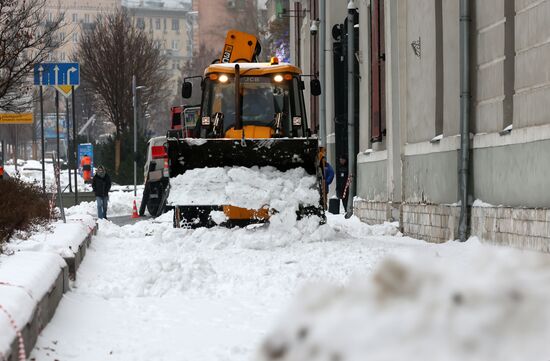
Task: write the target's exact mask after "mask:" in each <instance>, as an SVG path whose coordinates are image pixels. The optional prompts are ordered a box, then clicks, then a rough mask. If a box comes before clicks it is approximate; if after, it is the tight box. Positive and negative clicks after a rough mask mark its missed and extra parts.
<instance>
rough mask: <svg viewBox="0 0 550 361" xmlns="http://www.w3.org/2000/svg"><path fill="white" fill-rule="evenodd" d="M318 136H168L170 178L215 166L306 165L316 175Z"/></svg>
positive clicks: (290, 167)
mask: <svg viewBox="0 0 550 361" xmlns="http://www.w3.org/2000/svg"><path fill="white" fill-rule="evenodd" d="M318 154H319V147H318V142H317V139H310V138H299V139H296V138H293V139H288V138H286V139H281V138H269V139H244V140H242V139H194V138H187V139H177V138H169V139H168V157H169V159H170V161H171V164H170V177H175V176H177V175H179V174H183V173H184V172H185V171H186V170H189V169H195V168H205V167H208V168H213V167H247V168H250V167H253V166H258V167H267V166H271V167H274V168H276V169H278V170H280V171H283V172H284V171H287V170H289V169H293V168H299V167H301V168H304V169H305V170H306V172H307V173H308V174H312V175H313V174H317V168H318Z"/></svg>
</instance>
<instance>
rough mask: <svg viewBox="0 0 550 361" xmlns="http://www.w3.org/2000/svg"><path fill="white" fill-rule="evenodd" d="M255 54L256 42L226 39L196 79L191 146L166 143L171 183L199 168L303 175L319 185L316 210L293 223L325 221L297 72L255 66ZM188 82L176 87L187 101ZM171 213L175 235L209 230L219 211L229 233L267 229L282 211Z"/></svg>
mask: <svg viewBox="0 0 550 361" xmlns="http://www.w3.org/2000/svg"><path fill="white" fill-rule="evenodd" d="M260 51H261V47H260V45H259V42H258V40H257V38H256V37H255V36H253V35H250V34H246V33H243V32H240V31H236V30H230V31H229V32H228V33H227V37H226V41H225V46H224V49H223V52H222V54H221V56H220V58H219V59H218V60H217V61H216V62H215V63H213V64H211V65H210V66H208V67H207V68H206V69H205V71H204V74H203V75H202V76H200V78H201V89H202V101H201V109H200V119H199V121H198V122H197V126H196V129H195V132H194V137H195V139H193V138H178V137H173V136H172V137H171V136H168V139H167V152H168V159H169V163H170V164H169V168H170V177H176V176H178V175H180V174H183V173H185V172H186V171H188V170H190V169H195V168H205V167H208V168H212V167H238V166H243V167H249V168H250V167H254V166H257V167H266V166H272V167H275V168H276V169H278V170H280V171H287V170H290V169H293V168H297V167H302V168H303V169H304V170H305V171H306V172H307V173H308V174H309V175H315V176H316V177H317V180H318V181H317V183H316V187H317V188H318V191H319V202H318V204H315V205H311V204H310V205H307V206H305V205H304V206H300V209H299V210H298V211H297V217H298V218H301V217H304V216H308V215H317V216H319V217H320V219H321V220H322V221H324V219H325V215H324V210H325V208H326V207H325V205H326V194H324V191H323V190H324V189H325V187H324V171H323V169H324V164H323V162H324V157H323V150H322V149H320V148H319V145H318V140H317V138H316V137H312V136H311V132H310V130H309V128H308V122H307V117H306V109H305V104H304V98H303V90H304V88H305V87H304V81H303V80H302V73H301V70H300V69H299V68H298V67H296V66H294V65H291V64H288V63H279V61H278V59H277V58H271V61H270V62H258V56H259V53H260ZM188 80H189V78H186V79H185V80H184V83H183V86H182V97H183V98H190V97H191V95H192V91H193V89H192V84H191V82H189V81H188ZM320 91H321V89H320V83H319V81H318V80H317V79H312V80H311V93H312V95H313V96H316V95H319V94H320ZM196 138H201V139H199V141H197V139H196ZM172 206H173V207H174V209H175V212H174V225H175V227H180V226H181V225H182V224H191V225H193V226H194V227H196V226H212V225H214V223H213V221H212V219H210V213H211V212H212V211H223V212H224V213H225V216H226V218H227V222H225V224H226V225H228V226H234V225H246V224H250V223H256V222H266V221H268V220H269V217H270V216H271V215H272V214H273V212H279V211H281V210H277V209H273V208H272V207H270V206H266V207H263V208H261V209H246V208H242V207H237V206H235V205H231V204H219V205H211V204H209V205H196V204H174V205H172Z"/></svg>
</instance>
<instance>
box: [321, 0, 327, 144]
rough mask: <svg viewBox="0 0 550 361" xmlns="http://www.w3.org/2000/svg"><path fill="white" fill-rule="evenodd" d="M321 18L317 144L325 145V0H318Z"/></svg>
mask: <svg viewBox="0 0 550 361" xmlns="http://www.w3.org/2000/svg"><path fill="white" fill-rule="evenodd" d="M319 6H320V7H321V14H320V16H321V18H320V19H319V20H320V23H319V78H320V79H319V80H320V81H321V87H322V88H323V89H322V91H321V95H320V98H319V103H320V104H319V146H320V147H326V140H327V121H326V114H327V106H326V96H325V94H326V91H327V84H326V74H325V73H326V58H325V54H326V35H327V34H326V30H327V9H326V0H320V1H319Z"/></svg>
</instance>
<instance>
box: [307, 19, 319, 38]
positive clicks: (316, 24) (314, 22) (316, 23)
mask: <svg viewBox="0 0 550 361" xmlns="http://www.w3.org/2000/svg"><path fill="white" fill-rule="evenodd" d="M309 32H310V34H311V35H317V33H318V32H319V20H312V21H311V26H310V27H309Z"/></svg>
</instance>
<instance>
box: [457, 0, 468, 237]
mask: <svg viewBox="0 0 550 361" xmlns="http://www.w3.org/2000/svg"><path fill="white" fill-rule="evenodd" d="M469 2H470V0H460V169H459V187H460V223H459V226H458V236H459V238H460V241H461V242H465V241H466V240H467V239H468V174H469V166H470V67H469V61H470V21H471V19H470V4H469Z"/></svg>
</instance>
